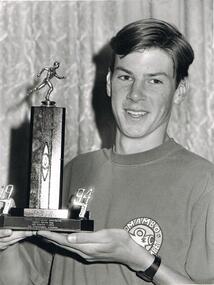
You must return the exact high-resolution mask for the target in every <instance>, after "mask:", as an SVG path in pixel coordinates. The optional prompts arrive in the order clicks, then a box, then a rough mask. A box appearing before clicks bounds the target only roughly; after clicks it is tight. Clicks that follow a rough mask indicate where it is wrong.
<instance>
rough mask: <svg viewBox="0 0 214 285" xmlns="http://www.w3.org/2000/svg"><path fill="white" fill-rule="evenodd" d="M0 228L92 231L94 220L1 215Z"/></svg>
mask: <svg viewBox="0 0 214 285" xmlns="http://www.w3.org/2000/svg"><path fill="white" fill-rule="evenodd" d="M0 228H5V229H12V230H22V231H24V230H27V231H39V230H44V231H54V232H66V233H67V232H79V231H93V230H94V221H93V220H87V219H60V218H47V217H18V216H9V215H1V216H0Z"/></svg>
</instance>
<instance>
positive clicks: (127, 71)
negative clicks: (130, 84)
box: [114, 66, 134, 75]
mask: <svg viewBox="0 0 214 285" xmlns="http://www.w3.org/2000/svg"><path fill="white" fill-rule="evenodd" d="M114 70H120V71H124V72H126V73H128V74H130V75H133V74H134V73H133V72H132V71H130V70H128V69H126V68H124V67H122V66H117V67H115V69H114Z"/></svg>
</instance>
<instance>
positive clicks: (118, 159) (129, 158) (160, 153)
mask: <svg viewBox="0 0 214 285" xmlns="http://www.w3.org/2000/svg"><path fill="white" fill-rule="evenodd" d="M180 148H181V146H180V145H179V144H177V143H176V142H175V141H174V140H173V139H172V138H170V139H169V140H168V141H166V142H164V143H163V144H161V145H159V146H158V147H155V148H153V149H150V150H147V151H145V152H139V153H134V154H118V153H116V152H115V151H114V150H113V149H111V160H112V162H114V163H117V164H121V165H136V164H144V163H148V162H151V161H154V160H157V159H161V158H163V157H165V156H166V155H168V154H169V153H171V152H173V151H176V150H178V149H180Z"/></svg>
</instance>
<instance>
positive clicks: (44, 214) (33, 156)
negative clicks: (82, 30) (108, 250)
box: [0, 61, 94, 232]
mask: <svg viewBox="0 0 214 285" xmlns="http://www.w3.org/2000/svg"><path fill="white" fill-rule="evenodd" d="M59 66H60V63H59V62H57V61H55V62H54V64H53V66H51V67H44V68H42V70H41V71H40V72H39V73H38V74H37V77H40V76H41V74H42V73H43V72H44V71H46V77H45V78H44V79H43V80H42V82H41V83H40V84H39V85H38V86H36V87H35V88H33V89H32V90H31V91H30V94H31V93H33V92H36V91H39V90H40V89H42V88H44V87H48V90H47V93H46V95H45V99H44V100H43V101H42V102H41V106H33V107H31V150H30V170H29V181H30V183H29V205H28V206H29V207H28V208H15V207H14V203H12V201H13V199H12V192H13V187H12V186H11V185H8V186H7V187H6V188H4V190H2V191H1V192H0V206H1V203H3V210H2V211H1V212H0V227H4V228H11V229H16V230H50V231H61V232H74V231H93V228H94V221H93V220H91V219H90V218H89V211H87V206H88V202H89V199H90V197H91V192H90V191H89V190H88V191H87V193H90V195H89V194H88V195H86V196H84V195H83V192H82V191H83V190H81V189H77V193H76V196H75V197H76V198H75V200H74V203H73V206H74V207H73V206H72V207H71V208H69V209H61V202H62V183H63V157H64V134H65V108H63V107H56V103H55V102H54V101H51V100H50V94H51V92H52V91H53V84H52V82H51V79H52V78H53V77H56V78H58V79H65V77H64V76H59V75H58V74H57V72H56V69H58V68H59ZM81 195H82V196H81ZM80 197H81V199H80ZM84 197H87V199H85V198H84ZM83 198H84V199H83Z"/></svg>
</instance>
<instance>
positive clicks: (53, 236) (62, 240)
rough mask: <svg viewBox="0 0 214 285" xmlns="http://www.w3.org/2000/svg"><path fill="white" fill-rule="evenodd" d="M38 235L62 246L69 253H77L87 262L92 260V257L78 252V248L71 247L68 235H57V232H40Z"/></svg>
mask: <svg viewBox="0 0 214 285" xmlns="http://www.w3.org/2000/svg"><path fill="white" fill-rule="evenodd" d="M38 235H41V236H43V237H45V238H46V239H47V240H48V241H49V242H51V243H53V244H55V245H57V246H60V247H62V248H64V249H66V250H68V251H71V252H74V253H77V254H78V255H80V256H81V257H83V258H84V259H86V260H88V261H89V260H91V259H92V257H91V256H89V255H87V254H85V253H84V252H83V251H81V250H78V249H76V248H74V247H73V246H71V244H70V243H69V242H68V241H67V234H63V233H60V234H59V233H55V232H48V231H38Z"/></svg>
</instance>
